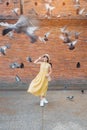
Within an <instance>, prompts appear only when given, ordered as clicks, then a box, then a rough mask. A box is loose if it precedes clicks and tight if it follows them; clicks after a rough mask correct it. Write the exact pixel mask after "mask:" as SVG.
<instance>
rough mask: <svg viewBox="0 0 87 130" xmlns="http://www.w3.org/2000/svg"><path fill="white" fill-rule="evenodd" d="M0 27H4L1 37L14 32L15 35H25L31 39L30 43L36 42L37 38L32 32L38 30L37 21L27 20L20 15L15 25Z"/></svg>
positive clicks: (2, 24)
mask: <svg viewBox="0 0 87 130" xmlns="http://www.w3.org/2000/svg"><path fill="white" fill-rule="evenodd" d="M0 25H1V26H6V27H7V28H5V29H4V30H3V31H2V35H3V36H4V35H6V34H7V33H9V32H10V31H12V30H13V31H14V32H16V33H25V34H26V35H28V36H29V37H30V39H31V43H34V42H36V41H37V38H38V37H37V36H36V35H35V34H34V32H35V31H36V30H37V29H38V26H37V25H38V20H36V19H31V18H28V17H27V16H23V15H21V16H20V18H19V19H18V21H17V22H16V23H15V24H8V23H5V24H4V23H0Z"/></svg>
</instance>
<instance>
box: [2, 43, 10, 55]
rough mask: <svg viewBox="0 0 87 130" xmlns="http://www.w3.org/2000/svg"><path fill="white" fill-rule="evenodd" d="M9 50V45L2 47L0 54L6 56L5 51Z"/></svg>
mask: <svg viewBox="0 0 87 130" xmlns="http://www.w3.org/2000/svg"><path fill="white" fill-rule="evenodd" d="M9 48H10V45H4V46H1V47H0V52H1V54H3V55H6V50H7V49H9Z"/></svg>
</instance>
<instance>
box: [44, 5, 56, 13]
mask: <svg viewBox="0 0 87 130" xmlns="http://www.w3.org/2000/svg"><path fill="white" fill-rule="evenodd" d="M45 8H46V10H47V11H48V10H49V11H50V12H51V11H52V10H53V9H55V7H54V6H51V5H50V4H49V3H46V4H45Z"/></svg>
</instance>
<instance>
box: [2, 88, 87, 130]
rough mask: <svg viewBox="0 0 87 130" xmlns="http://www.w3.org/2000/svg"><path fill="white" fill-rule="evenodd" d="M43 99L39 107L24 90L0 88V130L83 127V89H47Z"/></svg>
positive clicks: (86, 107) (86, 116)
mask: <svg viewBox="0 0 87 130" xmlns="http://www.w3.org/2000/svg"><path fill="white" fill-rule="evenodd" d="M70 95H73V96H74V99H73V100H72V101H70V100H68V99H67V98H66V97H67V96H70ZM47 99H48V101H49V103H48V104H47V105H45V107H40V106H39V98H38V97H35V96H33V95H31V94H28V93H27V92H26V91H0V130H87V90H85V93H84V94H82V93H81V92H80V91H48V94H47Z"/></svg>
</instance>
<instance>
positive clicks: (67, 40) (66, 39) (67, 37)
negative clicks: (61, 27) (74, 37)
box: [59, 35, 71, 43]
mask: <svg viewBox="0 0 87 130" xmlns="http://www.w3.org/2000/svg"><path fill="white" fill-rule="evenodd" d="M59 38H60V39H61V40H63V42H64V43H70V42H71V39H70V37H69V36H68V35H66V36H63V35H60V36H59Z"/></svg>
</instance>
